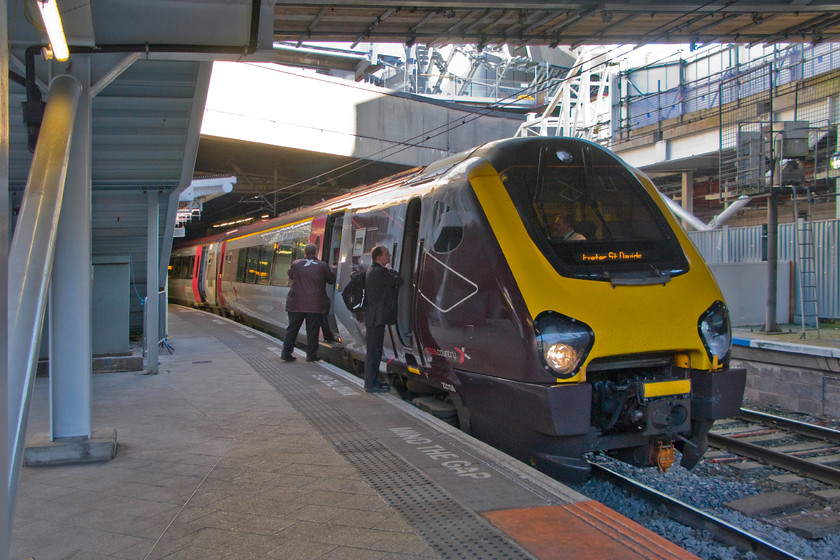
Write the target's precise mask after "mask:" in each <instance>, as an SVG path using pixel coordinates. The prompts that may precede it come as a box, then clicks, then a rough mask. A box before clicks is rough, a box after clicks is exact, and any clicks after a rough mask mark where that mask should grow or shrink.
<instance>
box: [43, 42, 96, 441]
mask: <svg viewBox="0 0 840 560" xmlns="http://www.w3.org/2000/svg"><path fill="white" fill-rule="evenodd" d="M73 73H74V75H75V77H76V78H77V79H78V80H79V81H80V82H81V85H82V96H81V100H80V101H79V106H78V108H77V110H76V122H75V125H74V126H73V145H72V146H71V148H70V162H69V169H68V171H67V179H66V181H65V187H64V199H63V201H62V204H61V217H60V219H59V221H58V237H57V239H56V244H55V261H54V263H53V273H52V281H51V283H50V306H49V317H50V320H49V337H50V343H49V348H50V439H51V440H53V441H54V440H56V439H59V438H68V437H87V438H90V437H91V401H92V398H91V130H90V127H91V124H90V107H91V99H90V87H89V84H90V55H78V56H74V57H73Z"/></svg>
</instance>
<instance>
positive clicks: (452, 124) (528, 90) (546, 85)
mask: <svg viewBox="0 0 840 560" xmlns="http://www.w3.org/2000/svg"><path fill="white" fill-rule="evenodd" d="M658 38H659V37H657V38H652V39H649V40H648V41H646V42H644V43H639V44H634V45H632V46H631V45H626V46H628V47H629V50H627V51H626V52H624V53H622V54H620V55H618V56H617V57H625V56H628V55H630V54H631V53H633V52H634V51H637V50H640V49H642V48H643V47H645V46H647V45H650V44H653V41H655V40H656V39H658ZM622 46H625V45H622ZM599 56H600V55H599V54H593V56H592V58H590V59H589V60H587V61H584V62H583V64H590V63H593V62H595V61H596V59H597V58H598V57H599ZM671 56H673V55H672V54H665V55H662V56H660V57H659V58H658V59H656V60H654V61H647V64H646V66H649V65H651V64H657V63H658V62H661V61H664V60H666V59H668V58H670V57H671ZM617 57H616V56H614V57H612V58H611V60H605V61H602V62H599V63H598V64H597V65H596V66H595V67H594V69H598V68H599V67H602V66H603V67H604V69H606V68H607V67H608V66H609V65H610V64H612V62H611V61H612V60H614V59H615V58H617ZM244 64H250V63H244ZM262 67H263V68H265V66H262ZM270 70H271V71H273V72H279V73H286V74H292V73H293V72H292V71H291V70H290V69H287V68H284V67H282V66H275V67H271V68H270ZM295 75H296V76H301V74H298V73H295ZM303 77H306V78H309V79H315V80H320V79H321V77H320V76H317V75H313V76H306V75H303ZM562 79H563V78H557V77H551V78H548V77H546V79H544V80H542V81H540V82H536V83H533V84H530V85H529V86H527V87H523V88H521V89H519V90H516V91H514V92H512V93H510V94H509V95H507V96H505V97H503V98H501V99H499V100H497V101H495V102H493V103H490V104H488V105H486V106H484V107H481V108H478V109H477V110H476V111H475V113H474V114H473V115H469V116H467V117H459V118H457V119H453V120H450V121H447V122H446V123H444V124H441V125H438V126H436V127H434V128H431V129H428V130H426V131H423V132H421V133H419V134H416V135H414V136H412V137H410V138H407V139H404V140H390V139H386V138H377V137H368V138H370V139H372V140H378V141H380V142H384V143H390V144H392V145H391V146H389V147H386V148H382V149H380V150H378V151H376V152H373V153H371V154H368V155H367V156H362V157H358V158H356V159H354V160H352V161H350V162H347V163H345V164H342V165H340V166H338V167H335V168H333V169H331V170H329V171H325V172H322V173H319V174H317V175H313V176H311V177H308V178H306V179H303V180H300V181H297V182H295V183H292V184H289V185H285V186H283V187H280V188H277V189H274V190H272V191H268V192H266V193H264V196H270V195H276V194H278V193H282V192H284V191H288V190H289V189H293V188H295V187H298V186H300V185H306V184H307V183H310V182H314V184H313V185H311V186H309V187H306V188H303V189H300V190H297V191H295V192H294V193H292V194H289V195H288V196H286V197H284V198H281V199H278V200H277V201H276V202H275V205H276V204H280V203H282V202H285V201H287V200H290V199H292V198H294V197H296V196H300V195H302V194H305V193H307V192H309V191H311V190H313V189H316V188H319V187H321V186H322V185H323V180H324V179H325V178H328V179H329V180H336V179H340V178H342V177H345V176H347V175H350V174H351V173H355V172H358V171H360V170H362V169H364V168H365V167H367V166H369V165H373V164H374V163H378V162H382V161H383V160H384V159H385V158H387V157H392V156H394V155H397V154H399V153H401V152H403V151H405V150H408V149H412V148H418V147H419V148H422V147H424V146H423V144H425V143H426V142H427V141H429V140H431V139H433V138H437V137H438V136H441V135H443V134H447V133H449V132H450V131H452V130H455V129H457V128H459V127H461V126H464V125H467V124H469V123H471V122H473V121H474V120H476V119H479V118H482V117H484V116H487V115H489V114H491V113H493V112H495V111H497V110H499V109H503V108H505V107H507V106H509V105H512V104H513V103H515V102H516V100H517V99H518V98H519V96H521V95H523V94H535V93H539V92H542V91H546V90H548V89H550V88H551V87H554V86H555V85H556V83H557V82H558V80H559V81H562ZM342 85H343V86H345V87H351V88H359V86H357V85H356V84H355V83H347V84H342ZM382 95H383V96H394V97H403V95H402V94H401V93H399V92H390V91H384V92H383V93H382ZM342 170H346V171H344V172H343V173H340V174H336V173H338V172H340V171H342Z"/></svg>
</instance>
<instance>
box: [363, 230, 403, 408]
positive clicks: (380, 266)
mask: <svg viewBox="0 0 840 560" xmlns="http://www.w3.org/2000/svg"><path fill="white" fill-rule="evenodd" d="M370 256H371V259H372V260H373V264H372V265H371V266H370V268H369V269H368V270H367V272H366V273H365V299H366V300H367V304H366V307H365V340H366V342H367V354H366V355H365V391H367V392H368V393H387V392H388V391H390V390H391V388H390V387H389V386H388V385H386V384H385V383H380V382H379V380H378V379H377V377H378V376H379V362H380V361H381V360H382V345H383V343H384V342H385V327H386V325H393V324H395V323H396V322H397V291H398V290H399V287H400V286H401V285H402V283H403V279H402V277H401V276H400V275H399V273H398V272H397V271H396V270H392V269H391V268H390V263H391V253H390V252H389V251H388V249H387V247H385V246H384V245H377V246H376V247H374V248H373V251H371V253H370Z"/></svg>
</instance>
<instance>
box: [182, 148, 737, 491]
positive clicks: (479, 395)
mask: <svg viewBox="0 0 840 560" xmlns="http://www.w3.org/2000/svg"><path fill="white" fill-rule="evenodd" d="M564 220H565V221H568V222H569V223H570V224H571V226H572V228H573V229H574V230H576V232H577V233H576V235H572V236H568V235H567V236H565V238H564V237H561V236H559V235H558V234H557V231H556V229H555V224H556V223H558V222H560V221H564ZM204 241H206V242H197V243H194V244H192V245H191V246H186V247H182V248H178V249H175V250H173V252H172V277H171V280H170V299H171V300H173V301H177V302H179V303H185V304H191V305H203V306H207V307H212V308H216V309H217V310H220V311H224V312H226V313H228V314H231V315H233V316H236V317H238V318H241V319H242V320H244V321H246V322H247V323H250V324H253V325H256V326H258V327H260V328H263V329H265V330H267V331H270V332H274V333H277V334H280V333H282V331H283V329H284V328H285V326H286V321H287V316H286V313H285V308H284V301H285V297H286V294H287V292H288V276H287V274H286V270H287V269H288V266H289V264H290V263H291V261H292V260H294V259H295V258H298V257H300V256H302V248H303V245H305V244H306V243H309V242H312V243H315V244H316V245H317V246H318V247H319V251H320V256H321V258H322V259H323V260H325V261H327V262H328V263H329V264H331V265H333V266H335V267H336V270H337V277H338V280H337V283H336V287H335V290H334V291H331V293H330V297H331V298H332V299H333V302H334V303H333V306H332V310H331V313H330V315H329V322H330V324H331V326H332V328H333V329H334V331H335V332H337V334H338V335H339V336H340V337H341V340H342V342H343V344H342V345H341V347H340V348H339V350H338V351H339V352H340V356H337V357H338V358H340V359H342V360H344V361H345V362H347V363H352V362H358V361H360V360H363V359H364V322H363V321H360V320H359V319H360V317H358V316H355V315H354V314H352V313H351V312H350V311H348V310H347V309H346V308H345V306H344V305H343V303H342V301H341V298H340V297H337V296H338V293H339V291H340V290H341V288H343V287H344V285H345V284H346V283H347V282H348V279H349V277H350V274H351V272H353V271H354V270H358V269H365V268H366V267H367V266H369V265H370V251H371V249H372V248H373V247H374V246H375V245H376V244H384V245H386V246H388V247H389V249H391V254H392V255H393V266H394V268H396V269H397V270H399V272H400V274H401V275H402V276H403V278H404V280H405V282H404V284H403V286H402V288H401V291H400V294H399V298H400V301H399V303H400V305H399V321H398V324H397V325H396V326H395V329H394V336H393V338H391V337H388V336H386V348H385V358H386V360H388V362H387V363H388V365H387V369H388V374H389V376H390V379H391V381H392V383H393V385H395V386H396V387H397V388H398V389H399V390H400V393H401V394H402V395H403V396H404V397H407V398H410V397H412V396H415V395H418V394H427V395H428V394H432V395H435V396H436V397H437V398H438V399H440V401H441V402H443V403H449V404H450V405H451V406H452V407H453V408H454V409H455V410H456V411H457V419H458V422H459V424H460V427H461V428H462V429H463V430H465V431H467V432H469V433H471V434H472V435H474V436H476V437H478V438H479V439H482V440H484V441H486V442H488V443H490V444H492V445H494V446H496V447H498V448H499V449H502V450H504V451H506V452H508V453H510V454H512V455H514V456H516V457H518V458H520V459H521V460H523V461H525V462H528V463H530V464H532V465H534V466H536V467H537V468H539V469H541V470H543V471H545V472H547V473H550V474H553V475H558V476H561V477H563V478H565V479H577V480H580V479H581V478H582V477H584V476H585V475H586V474H587V473H588V464H587V463H586V461H585V460H584V458H583V457H584V454H585V453H587V452H590V451H605V452H607V453H609V454H611V455H614V456H617V457H619V458H621V459H623V460H626V461H628V462H631V463H634V464H650V465H659V466H660V467H664V468H667V467H669V466H670V463H671V462H672V461H673V457H674V453H673V450H674V449H675V448H676V449H678V450H680V451H681V452H682V463H683V465H685V466H688V467H691V466H693V465H694V464H696V462H697V461H698V460H699V459H700V457H701V456H702V454H703V453H704V451H705V448H706V433H707V432H708V430H709V428H710V427H711V424H712V423H713V421H714V420H715V419H716V418H722V417H727V416H730V415H732V414H734V413H735V412H736V411H737V410H738V408H739V406H740V403H741V397H742V395H743V389H744V382H745V372H744V370H742V369H731V368H729V348H730V342H731V336H730V327H729V319H728V315H727V310H726V306H725V304H724V302H723V298H722V296H721V293H720V290H719V289H718V287H717V284H716V283H715V281H714V278H713V277H712V275H711V273H710V271H709V269H708V267H707V266H706V264H705V263H704V262H703V260H702V258H701V257H700V255H699V254H698V253H697V251H696V249H695V248H694V246H693V245H692V244H691V242H690V241H689V239H688V238H687V237H686V235H685V234H684V232H683V231H682V230H681V228H680V226H679V225H678V224H677V222H676V221H675V219H674V217H673V216H672V215H671V213H670V212H669V211H668V209H667V207H666V206H665V204H664V203H663V202H662V200H661V199H660V197H659V195H658V194H657V192H656V189H655V187H654V186H653V184H652V183H651V182H650V181H649V180H648V179H647V178H646V177H645V176H644V175H643V174H641V173H639V172H637V171H636V170H634V169H632V168H630V167H629V166H627V165H626V164H624V163H623V162H622V161H621V160H620V159H618V158H617V157H616V156H615V155H614V154H612V153H610V152H609V151H607V150H605V149H603V148H601V147H600V146H598V145H596V144H593V143H590V142H586V141H582V140H577V139H569V138H521V139H510V140H502V141H498V142H493V143H490V144H487V145H484V146H481V147H479V148H476V149H474V150H472V151H469V152H464V153H461V154H457V155H455V156H452V157H449V158H447V159H445V160H442V161H440V162H437V163H435V164H432V165H429V166H427V167H425V168H422V169H416V170H412V171H409V172H405V173H403V174H400V175H397V176H394V177H390V178H388V179H385V180H383V181H381V182H380V183H377V184H375V185H372V186H369V187H364V188H361V189H358V190H356V191H354V192H352V193H350V194H347V195H344V196H341V197H338V198H335V199H333V200H329V201H326V202H323V203H321V204H319V205H316V206H313V207H310V208H306V209H303V210H300V211H295V212H292V213H290V214H288V215H285V216H282V217H279V218H275V219H273V220H269V221H265V222H262V223H260V224H255V225H252V226H249V227H247V228H242V229H239V230H236V231H234V232H229V233H227V234H225V235H223V236H220V237H219V238H217V239H213V240H209V241H208V240H204ZM325 350H326V349H325ZM324 355H328V352H324Z"/></svg>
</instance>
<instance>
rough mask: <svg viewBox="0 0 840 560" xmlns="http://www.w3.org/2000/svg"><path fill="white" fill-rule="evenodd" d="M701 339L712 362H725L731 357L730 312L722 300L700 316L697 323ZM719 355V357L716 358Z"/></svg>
mask: <svg viewBox="0 0 840 560" xmlns="http://www.w3.org/2000/svg"><path fill="white" fill-rule="evenodd" d="M697 330H698V331H699V332H700V339H701V340H702V341H703V346H705V347H706V352H707V353H708V354H709V359H710V360H712V363H715V361H717V363H719V364H720V363H724V362H725V361H726V359H727V358H728V357H729V349H730V347H731V345H732V331H731V329H730V327H729V312H728V311H727V309H726V305H724V303H723V302H722V301H716V302H714V303H713V304H712V306H711V307H709V309H707V310H706V312H705V313H703V314H702V315H701V316H700V321H699V322H698V323H697ZM715 356H717V359H716V358H715Z"/></svg>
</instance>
